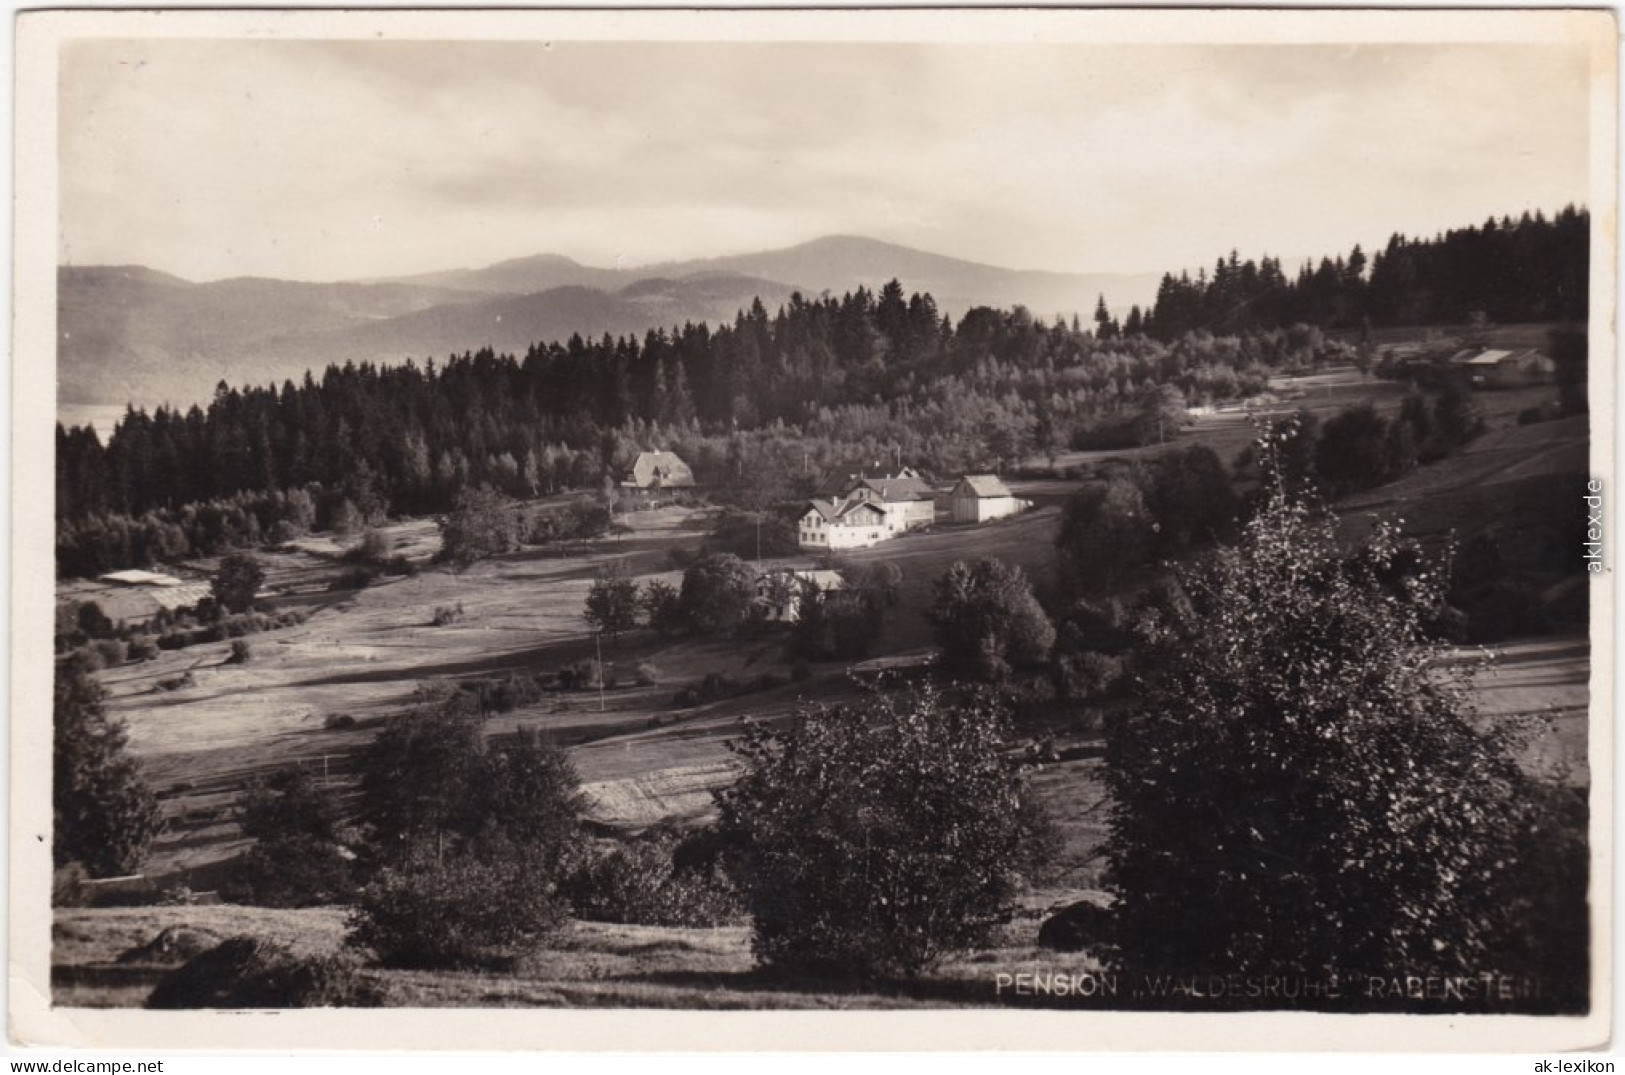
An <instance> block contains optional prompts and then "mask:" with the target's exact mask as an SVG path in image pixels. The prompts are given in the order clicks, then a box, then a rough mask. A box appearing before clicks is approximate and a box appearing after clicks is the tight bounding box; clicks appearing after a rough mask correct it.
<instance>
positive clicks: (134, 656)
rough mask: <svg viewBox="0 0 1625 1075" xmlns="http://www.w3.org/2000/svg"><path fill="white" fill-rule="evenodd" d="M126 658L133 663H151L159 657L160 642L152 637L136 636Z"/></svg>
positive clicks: (131, 641) (131, 640) (126, 652)
mask: <svg viewBox="0 0 1625 1075" xmlns="http://www.w3.org/2000/svg"><path fill="white" fill-rule="evenodd" d="M124 656H125V658H126V659H128V660H131V661H150V660H152V659H153V658H154V657H156V656H158V642H157V640H156V639H154V638H153V637H152V636H151V635H136V636H135V637H134V638H132V639H130V645H129V648H128V649H127V650H126V651H125V654H124Z"/></svg>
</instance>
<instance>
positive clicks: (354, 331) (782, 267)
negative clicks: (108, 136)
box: [57, 236, 1157, 408]
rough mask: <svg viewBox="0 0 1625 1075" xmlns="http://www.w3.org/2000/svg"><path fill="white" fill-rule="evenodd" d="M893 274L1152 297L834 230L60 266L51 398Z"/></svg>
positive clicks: (659, 320) (1070, 307)
mask: <svg viewBox="0 0 1625 1075" xmlns="http://www.w3.org/2000/svg"><path fill="white" fill-rule="evenodd" d="M893 277H896V278H897V279H899V280H901V281H902V282H903V285H904V286H905V288H907V289H908V290H909V291H911V292H912V291H929V292H930V293H931V294H932V295H933V296H935V297H936V299H937V304H938V307H939V308H940V309H941V310H942V311H943V312H944V313H948V314H952V315H953V316H955V317H957V316H960V315H962V314H963V313H964V312H965V311H966V310H968V309H970V308H971V307H973V306H978V305H987V306H1000V307H1008V306H1012V305H1015V304H1018V303H1019V304H1022V305H1025V306H1027V307H1028V308H1029V309H1031V310H1032V311H1033V312H1034V313H1035V314H1036V315H1038V316H1040V317H1049V316H1052V315H1054V314H1056V313H1066V314H1070V313H1073V312H1080V313H1083V314H1084V315H1087V314H1088V312H1089V311H1090V310H1091V309H1092V308H1093V305H1094V302H1095V297H1096V296H1097V295H1099V294H1101V293H1105V294H1106V295H1107V296H1109V298H1110V299H1111V301H1112V303H1113V304H1114V306H1126V305H1127V304H1128V303H1131V302H1138V303H1146V302H1148V301H1149V300H1150V298H1151V297H1152V295H1153V294H1154V292H1155V289H1156V284H1157V280H1156V278H1155V277H1152V276H1148V275H1140V276H1130V275H1110V274H1104V275H1076V274H1066V273H1050V272H1023V271H1016V270H1011V269H1002V268H998V267H995V266H991V265H981V264H977V263H975V262H970V261H963V260H960V259H957V258H950V257H944V256H941V255H938V254H930V253H926V252H924V251H920V250H912V249H910V248H907V247H902V246H896V245H892V244H888V243H882V242H877V241H875V240H872V239H863V238H856V237H851V236H836V237H829V238H824V239H817V240H813V241H812V242H808V243H802V244H799V245H797V246H792V247H787V248H784V249H782V250H769V251H762V252H759V253H753V254H739V255H733V256H729V257H720V258H709V259H703V260H695V261H683V262H671V263H666V264H660V265H650V266H646V267H643V268H639V269H628V270H617V269H601V268H594V267H592V266H587V265H582V264H580V263H578V262H575V261H573V260H571V259H569V258H566V257H562V256H559V255H556V254H542V255H538V256H535V257H528V258H519V259H514V260H510V261H503V262H499V263H497V264H494V265H489V266H486V267H484V268H479V269H460V270H452V271H446V272H437V273H429V274H423V275H419V276H413V277H398V278H391V279H378V280H364V281H348V282H337V283H307V282H299V281H290V280H276V279H266V278H255V277H241V278H235V279H228V280H218V281H212V282H208V283H194V282H191V281H188V280H183V279H181V278H179V277H176V276H171V275H168V274H166V273H162V272H158V271H155V270H152V269H148V268H144V267H142V266H138V265H125V266H63V267H61V268H60V269H59V270H58V274H57V284H58V292H57V322H58V326H57V327H58V337H57V340H58V346H57V384H58V389H57V398H58V401H59V403H60V404H62V405H70V404H71V405H119V406H122V405H123V404H125V403H127V402H128V403H133V404H135V405H137V406H144V407H149V408H150V407H153V406H156V405H157V404H159V403H164V402H168V403H171V404H174V405H179V406H186V405H189V404H191V403H194V402H202V401H205V400H207V399H208V398H209V396H210V395H211V394H212V392H213V391H214V386H215V385H216V384H217V383H219V382H220V381H222V380H223V381H226V382H227V383H230V384H244V383H247V384H265V383H268V382H276V381H281V380H283V379H284V378H299V377H301V376H303V374H304V372H305V371H306V370H307V369H313V370H318V371H319V370H321V369H322V368H324V367H326V366H327V365H329V364H331V363H343V362H346V361H356V362H361V361H370V362H399V361H403V360H405V359H407V358H415V359H418V360H420V361H421V360H423V359H426V358H430V357H435V358H441V357H444V356H445V355H448V354H451V353H462V352H464V351H468V350H475V349H478V348H480V347H484V346H491V347H494V348H496V349H497V350H499V351H507V352H522V351H524V350H525V348H526V347H528V346H529V345H530V344H532V343H537V342H541V343H547V342H551V341H555V340H564V339H567V338H569V336H570V335H571V334H573V333H580V334H581V335H582V336H585V337H596V336H602V335H603V334H604V333H610V334H614V335H619V334H626V333H636V334H641V333H642V332H644V331H647V330H648V329H651V328H655V327H660V326H671V325H676V324H681V323H683V322H685V321H707V322H710V323H713V324H715V323H717V322H719V321H724V320H732V319H733V317H734V314H735V313H736V312H737V311H738V310H740V309H741V308H744V307H746V306H748V305H749V304H750V302H751V300H752V299H753V298H757V297H760V298H761V299H762V301H763V302H764V303H765V304H767V306H768V307H769V309H772V308H774V307H775V306H777V305H779V304H780V303H782V302H784V301H785V300H786V299H788V298H789V296H790V295H791V293H792V292H794V291H800V292H802V293H803V294H805V295H808V296H809V297H811V296H817V295H819V294H821V293H823V292H825V291H828V292H831V293H833V294H841V293H844V292H846V291H850V290H852V289H853V288H856V287H858V286H859V285H863V286H867V287H869V288H871V289H875V290H878V289H879V287H880V286H881V285H883V284H884V283H885V282H886V281H888V280H890V279H892V278H893Z"/></svg>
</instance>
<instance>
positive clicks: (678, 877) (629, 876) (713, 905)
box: [569, 834, 742, 927]
mask: <svg viewBox="0 0 1625 1075" xmlns="http://www.w3.org/2000/svg"><path fill="white" fill-rule="evenodd" d="M679 846H680V845H679V841H678V839H677V838H676V837H675V836H672V835H669V834H658V835H656V836H654V837H650V838H645V839H641V840H634V841H628V842H626V843H620V844H617V845H616V846H614V847H613V848H611V849H608V850H600V851H597V852H596V853H592V854H590V855H589V856H588V858H587V861H586V862H585V863H584V864H583V865H582V867H581V868H580V869H579V870H578V871H577V873H576V874H575V876H574V877H572V878H571V881H570V886H569V894H570V902H571V904H572V906H573V908H574V911H575V915H576V917H578V918H583V919H586V920H588V921H593V922H625V923H628V924H631V925H640V926H688V927H703V926H719V925H726V924H728V923H731V922H734V921H737V920H738V919H739V918H740V916H741V914H742V907H741V903H740V898H739V894H738V892H737V890H736V889H735V887H734V885H733V882H732V881H731V880H730V879H729V878H728V876H727V875H726V874H725V873H724V872H723V871H722V870H721V869H720V868H719V867H718V866H717V865H716V864H715V863H705V864H700V865H689V866H688V867H687V868H680V867H679V866H678V864H677V862H676V861H675V859H676V857H677V854H678V851H679Z"/></svg>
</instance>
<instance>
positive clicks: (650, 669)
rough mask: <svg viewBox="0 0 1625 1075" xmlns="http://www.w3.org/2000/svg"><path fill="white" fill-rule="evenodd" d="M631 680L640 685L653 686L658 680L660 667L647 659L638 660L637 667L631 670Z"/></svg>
mask: <svg viewBox="0 0 1625 1075" xmlns="http://www.w3.org/2000/svg"><path fill="white" fill-rule="evenodd" d="M633 682H635V683H637V685H638V686H640V687H653V686H656V685H657V684H659V682H660V669H658V668H656V667H655V666H654V665H652V664H650V663H649V662H648V661H639V662H638V666H637V669H636V670H635V671H634V672H633Z"/></svg>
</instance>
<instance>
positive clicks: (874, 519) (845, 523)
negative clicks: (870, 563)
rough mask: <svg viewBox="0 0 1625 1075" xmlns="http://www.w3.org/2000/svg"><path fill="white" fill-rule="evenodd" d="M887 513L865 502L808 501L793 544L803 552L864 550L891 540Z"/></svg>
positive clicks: (891, 532) (871, 503)
mask: <svg viewBox="0 0 1625 1075" xmlns="http://www.w3.org/2000/svg"><path fill="white" fill-rule="evenodd" d="M894 533H895V532H894V531H893V530H892V528H891V526H890V525H889V524H888V520H887V518H886V509H885V508H883V507H881V506H880V505H878V504H875V503H873V502H871V501H868V500H844V501H843V500H811V501H808V502H807V510H806V511H804V512H803V513H802V515H801V520H800V526H799V529H798V531H797V534H796V540H797V542H798V543H799V544H800V545H801V547H802V548H804V549H822V550H827V549H866V548H868V547H869V546H870V545H876V544H879V543H880V542H882V541H885V540H886V539H887V538H889V537H892V536H894Z"/></svg>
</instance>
